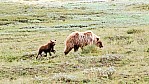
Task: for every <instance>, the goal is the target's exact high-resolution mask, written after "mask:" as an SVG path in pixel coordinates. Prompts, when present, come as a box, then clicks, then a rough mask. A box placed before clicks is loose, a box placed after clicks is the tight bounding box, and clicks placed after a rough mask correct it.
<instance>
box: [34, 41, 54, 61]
mask: <svg viewBox="0 0 149 84" xmlns="http://www.w3.org/2000/svg"><path fill="white" fill-rule="evenodd" d="M55 43H56V40H50V42H49V43H47V44H46V45H43V46H41V47H40V48H39V51H38V55H37V57H36V59H37V58H38V56H39V55H40V56H41V57H42V52H44V53H45V54H46V55H45V56H47V53H49V55H50V56H51V55H52V54H51V52H53V53H54V54H55V52H56V51H55V50H54V46H55Z"/></svg>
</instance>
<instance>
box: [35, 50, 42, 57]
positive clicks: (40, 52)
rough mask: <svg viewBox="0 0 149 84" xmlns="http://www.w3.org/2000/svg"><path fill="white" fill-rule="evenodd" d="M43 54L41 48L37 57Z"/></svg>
mask: <svg viewBox="0 0 149 84" xmlns="http://www.w3.org/2000/svg"><path fill="white" fill-rule="evenodd" d="M39 55H40V56H42V51H41V50H39V52H38V55H37V57H36V59H37V58H38V56H39Z"/></svg>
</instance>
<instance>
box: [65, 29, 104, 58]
mask: <svg viewBox="0 0 149 84" xmlns="http://www.w3.org/2000/svg"><path fill="white" fill-rule="evenodd" d="M92 44H95V45H96V46H98V47H100V48H101V47H103V45H102V42H101V41H100V38H99V37H98V36H97V35H95V34H94V33H93V32H92V31H85V32H78V31H76V32H72V33H71V34H70V35H69V36H68V37H67V38H66V42H65V49H64V53H65V55H67V54H68V53H69V52H70V51H71V50H72V49H73V48H74V51H75V52H76V51H78V49H79V47H80V48H81V49H83V47H84V46H86V45H92Z"/></svg>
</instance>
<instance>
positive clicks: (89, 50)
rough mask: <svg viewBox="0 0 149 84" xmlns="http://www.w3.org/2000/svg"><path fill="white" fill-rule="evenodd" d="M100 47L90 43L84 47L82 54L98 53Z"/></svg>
mask: <svg viewBox="0 0 149 84" xmlns="http://www.w3.org/2000/svg"><path fill="white" fill-rule="evenodd" d="M97 52H98V49H97V46H95V45H88V46H86V47H84V48H83V51H82V52H81V53H82V54H88V53H97Z"/></svg>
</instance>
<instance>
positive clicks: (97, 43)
mask: <svg viewBox="0 0 149 84" xmlns="http://www.w3.org/2000/svg"><path fill="white" fill-rule="evenodd" d="M96 39H97V41H96V46H98V47H99V48H102V47H103V44H102V42H101V41H100V40H99V38H96Z"/></svg>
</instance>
